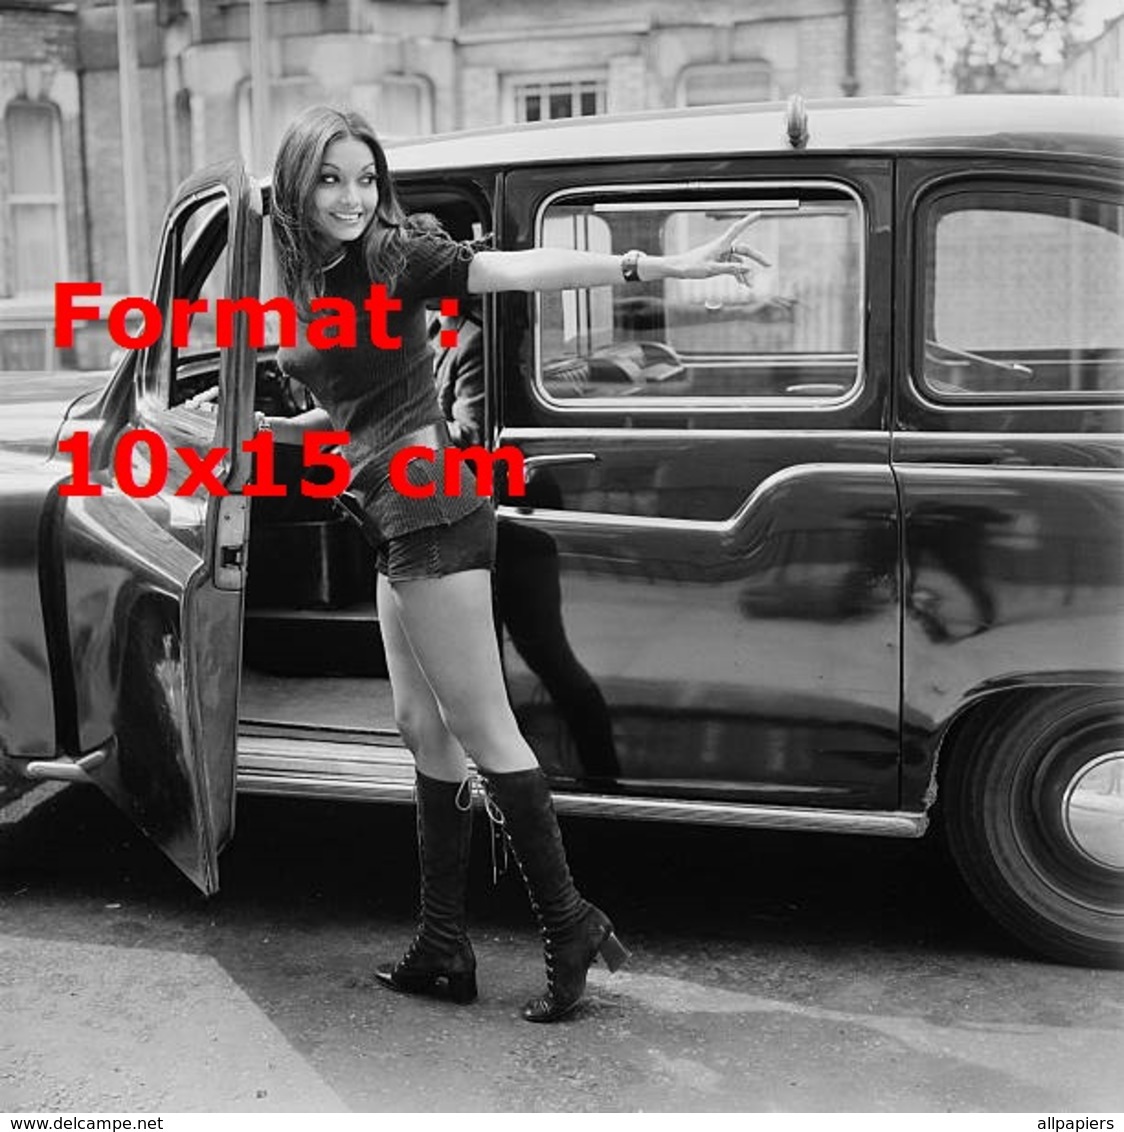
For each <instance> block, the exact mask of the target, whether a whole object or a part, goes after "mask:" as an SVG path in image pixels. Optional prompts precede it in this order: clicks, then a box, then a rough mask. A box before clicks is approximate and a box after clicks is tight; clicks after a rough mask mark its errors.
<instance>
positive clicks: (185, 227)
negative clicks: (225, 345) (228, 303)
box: [140, 192, 229, 411]
mask: <svg viewBox="0 0 1124 1132" xmlns="http://www.w3.org/2000/svg"><path fill="white" fill-rule="evenodd" d="M228 223H229V221H228V209H227V200H226V195H225V194H224V193H222V192H218V193H212V194H209V195H208V196H207V197H205V198H204V199H203V200H202V201H200V202H198V203H196V204H193V205H191V206H189V207H188V208H186V209H185V210H184V211H183V212H182V213H181V214H180V215H179V216H178V217H177V218H176V221H175V223H174V224H173V225H172V227H171V228H170V229H169V231H168V236H167V239H166V242H165V245H164V249H163V252H162V257H161V277H160V281H159V286H158V291H157V299H156V303H157V306H158V307H159V309H160V315H161V319H162V327H163V328H162V332H161V335H160V338H159V339H158V340H157V341H156V342H155V343H154V344H153V345H152V346H151V347H150V348H149V349H148V350H147V351H146V353H145V356H144V359H143V362H142V365H141V369H140V375H141V378H140V389H141V393H142V399H143V400H144V401H145V402H147V403H148V404H149V405H150V406H151V407H152V409H154V410H156V411H161V410H164V409H168V408H174V407H175V406H178V405H182V404H184V403H185V402H191V401H192V400H196V399H199V398H200V395H204V394H206V393H207V391H208V390H211V391H212V397H213V390H214V389H215V388H216V387H217V385H218V368H219V364H218V350H217V326H216V312H215V300H216V299H217V298H218V297H219V296H220V295H222V294H224V292H225V289H226V280H227V254H226V246H227V228H228ZM188 302H193V303H197V304H199V303H206V307H205V308H201V309H198V310H195V311H193V312H190V313H189V311H188V307H187V305H186V304H187V303H188ZM207 403H208V404H210V407H211V408H212V409H213V408H214V405H213V402H207Z"/></svg>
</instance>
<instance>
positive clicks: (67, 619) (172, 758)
mask: <svg viewBox="0 0 1124 1132" xmlns="http://www.w3.org/2000/svg"><path fill="white" fill-rule="evenodd" d="M260 253H261V197H260V192H259V190H257V189H256V188H255V187H254V186H252V184H251V182H250V181H249V179H248V178H247V176H246V174H245V171H244V170H243V169H242V167H241V165H238V166H233V165H231V166H225V167H223V168H221V169H214V170H207V171H204V172H202V173H200V174H197V175H196V176H195V177H193V178H192V179H191V180H190V181H189V182H187V183H186V184H185V185H184V186H183V187H182V188H181V190H180V192H179V194H178V196H177V198H176V200H175V202H174V203H173V205H172V207H171V209H170V210H169V213H168V217H167V220H166V222H165V227H164V232H163V237H162V241H161V251H160V261H159V265H158V270H157V275H156V284H155V288H156V289H155V294H154V295H153V302H154V303H155V305H156V307H157V308H159V310H160V312H161V314H162V316H163V324H162V325H163V330H162V333H161V335H160V337H159V338H158V339H156V340H155V341H154V342H152V343H151V344H148V345H147V346H146V347H145V348H143V349H136V350H134V351H133V353H132V355H131V356H130V357H129V358H127V359H126V361H125V362H124V363H123V364H122V366H121V367H120V368H119V370H118V373H117V376H116V381H115V383H114V384H113V385H112V386H111V387H110V389H109V390H108V391H107V393H106V395H105V396H103V398H102V400H101V402H100V404H99V406H98V415H99V417H100V419H98V420H83V419H72V420H69V421H67V422H66V425H65V426H64V430H63V436H62V441H61V443H60V452H61V454H60V457H59V459H60V461H62V462H63V463H64V464H69V458H68V457H67V455H66V453H67V450H68V449H69V451H70V453H71V454H72V455H74V453H75V451H76V448H75V446H76V445H78V446H80V447H84V446H85V445H86V444H88V445H89V452H90V457H89V469H90V470H89V474H88V477H85V476H82V475H80V474H79V470H78V464H79V459H78V456H77V455H74V460H73V464H72V465H70V466H68V467H67V472H68V474H69V475H71V476H72V479H71V482H70V484H69V485H68V484H67V483H66V482H65V481H64V482H63V483H62V484H60V485H59V486H58V487H57V488H56V490H55V496H54V500H53V503H52V504H51V506H50V507H49V508H48V516H49V520H48V523H47V524H46V529H47V532H48V533H47V535H46V538H47V539H48V540H49V545H44V546H43V547H42V557H41V561H42V562H43V563H44V567H43V571H42V574H41V577H42V580H43V582H44V593H45V604H46V606H47V607H48V609H49V610H50V613H49V615H48V620H49V621H50V620H51V619H53V620H54V621H55V622H56V623H55V624H54V625H53V626H52V629H53V632H51V634H50V635H51V637H52V638H53V640H54V643H55V648H54V652H55V655H54V656H53V657H52V668H53V670H54V671H53V676H54V683H55V701H56V719H57V720H58V735H59V746H60V748H61V752H62V753H63V754H64V755H68V756H69V761H70V764H71V771H72V774H71V777H74V776H76V775H77V774H78V772H77V771H75V770H74V766H73V764H77V766H78V767H79V768H81V773H82V774H84V775H88V776H89V778H91V779H92V780H93V781H94V782H96V783H97V785H98V786H99V787H100V788H101V789H102V790H103V791H104V792H105V793H106V794H107V795H108V796H109V797H110V798H111V799H112V800H113V801H114V802H115V803H116V804H117V805H118V806H119V807H120V808H121V809H122V810H124V811H125V813H126V814H128V815H129V817H130V818H132V820H133V821H134V822H135V823H136V824H137V825H138V826H139V827H140V828H141V829H142V830H143V831H144V833H145V834H147V835H148V837H150V838H151V839H152V840H153V841H154V842H156V844H157V845H159V846H160V848H161V849H162V850H163V851H164V852H165V853H166V854H167V855H168V856H169V857H170V858H171V859H172V861H173V862H175V864H176V865H177V866H178V867H179V868H180V869H181V870H182V871H183V872H184V873H185V874H186V875H187V876H188V877H189V878H190V879H191V880H192V881H193V882H194V883H195V884H196V885H197V886H198V887H199V888H200V889H201V890H202V891H203V892H204V893H207V894H210V893H212V892H215V891H216V890H217V888H218V866H217V857H218V853H219V851H220V850H221V849H222V847H223V845H224V844H225V843H226V842H227V841H228V840H229V838H230V836H231V833H232V832H233V826H234V779H235V741H236V730H237V719H238V679H239V670H240V652H241V643H242V640H241V639H242V595H243V580H244V569H245V545H246V534H247V526H248V524H247V518H248V514H247V512H248V503H249V500H248V499H247V498H246V497H245V496H243V495H242V494H241V488H242V486H243V484H244V483H245V482H246V480H247V479H248V476H249V472H250V456H249V455H247V454H246V453H245V452H243V451H242V449H241V442H242V440H244V439H245V438H247V437H248V436H249V434H250V432H251V430H252V420H253V394H254V365H255V351H254V350H253V349H252V348H251V347H250V344H249V342H248V340H247V339H248V335H247V325H246V323H247V319H246V316H245V315H244V314H239V315H237V317H236V318H234V319H233V321H232V325H231V326H230V329H231V330H232V332H233V337H232V342H231V344H230V345H229V346H225V347H223V348H220V347H219V343H220V342H222V341H223V338H222V336H221V332H222V331H223V329H224V328H223V325H222V319H221V318H220V319H218V321H217V322H216V303H215V300H216V299H218V298H220V297H234V298H238V297H246V296H254V297H256V296H257V292H258V274H259V265H260V258H261V256H260ZM177 299H178V300H185V299H187V300H201V299H205V300H207V306H206V308H205V309H204V308H203V306H202V304H201V303H198V302H197V305H196V311H195V313H192V314H190V316H189V317H190V323H188V319H187V318H186V317H181V318H180V320H179V326H178V327H177V326H176V322H175V320H174V319H173V318H172V317H171V316H172V313H173V302H174V301H175V300H177ZM179 306H180V309H181V311H182V310H183V304H182V302H181V303H180V304H179ZM151 321H153V320H152V318H151V311H150V312H149V322H150V324H151ZM173 331H175V333H173ZM129 333H130V334H132V335H134V336H139V330H138V328H137V327H136V326H134V325H132V324H130V327H129ZM83 432H85V433H86V437H85V438H83V437H82V436H81V435H80V434H82V433H83ZM216 453H218V454H217V455H216ZM83 480H84V481H85V482H83ZM38 766H39V769H40V770H41V772H45V773H41V776H42V777H64V775H63V774H59V773H57V772H56V773H53V774H52V773H51V772H50V769H49V768H51V767H52V766H55V767H59V766H60V764H58V763H55V764H52V763H41V764H38Z"/></svg>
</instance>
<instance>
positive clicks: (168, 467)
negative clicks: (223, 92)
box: [0, 96, 1124, 965]
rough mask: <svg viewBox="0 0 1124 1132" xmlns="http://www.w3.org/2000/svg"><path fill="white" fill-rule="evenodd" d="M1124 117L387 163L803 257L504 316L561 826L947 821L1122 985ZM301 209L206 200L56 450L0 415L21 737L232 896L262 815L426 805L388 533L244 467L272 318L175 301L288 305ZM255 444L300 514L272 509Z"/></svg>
mask: <svg viewBox="0 0 1124 1132" xmlns="http://www.w3.org/2000/svg"><path fill="white" fill-rule="evenodd" d="M1122 126H1124V117H1122V110H1121V104H1120V103H1119V101H1118V100H1104V101H1096V100H1083V99H1078V98H1063V97H1058V98H1046V97H1041V98H1040V97H1025V96H1022V97H1018V98H1002V97H995V98H972V97H962V98H956V99H949V100H933V101H930V100H910V99H895V100H881V101H867V100H845V101H839V102H831V103H808V104H804V103H803V102H801V101H800V100H799V99H794V100H793V101H792V102H790V103H789V104H787V105H779V104H778V105H773V104H768V105H754V106H745V107H735V108H730V107H723V108H716V109H712V110H694V111H683V112H660V113H656V114H646V115H640V116H630V117H627V118H625V117H622V118H612V117H609V118H603V119H593V120H590V119H586V120H580V121H569V122H555V123H550V124H546V125H541V126H530V127H519V128H509V129H505V130H499V131H490V132H474V133H465V134H459V135H448V136H444V137H436V138H428V139H423V140H419V141H416V142H412V143H408V144H402V145H399V146H396V147H394V148H392V149H391V151H390V156H391V163H392V166H393V167H394V169H395V172H396V175H397V178H398V183H399V185H400V188H401V191H402V194H403V197H404V199H405V200H406V202H407V203H408V205H409V207H410V208H411V210H415V211H426V212H431V213H434V214H436V215H437V216H438V217H439V218H440V219H441V221H442V222H443V223H444V225H445V226H446V228H447V229H448V230H449V231H450V232H451V233H452V234H454V235H455V236H457V237H460V238H471V237H479V236H483V235H485V234H490V235H491V238H492V239H493V240H494V241H495V245H496V246H498V247H501V248H505V249H520V248H531V247H535V246H540V245H555V246H563V247H568V248H588V249H593V250H600V251H607V252H614V253H620V252H623V251H625V250H627V249H632V248H637V249H640V250H641V251H645V252H651V253H661V252H663V253H673V252H675V251H678V250H680V249H682V248H685V247H687V246H689V245H691V244H694V243H697V242H699V241H700V240H701V239H704V238H706V237H708V236H709V235H710V234H711V233H717V232H719V231H720V230H722V228H723V227H724V226H725V225H728V224H729V223H730V221H731V219H732V218H734V217H737V216H740V215H743V214H745V213H747V212H752V213H755V214H756V215H757V220H756V222H755V223H754V225H753V228H752V240H753V243H754V246H755V247H757V248H758V249H759V250H760V251H762V252H763V253H764V255H765V257H766V258H767V259H768V261H769V264H768V266H762V267H760V268H759V269H758V270H757V271H756V272H755V275H754V279H753V282H752V286H750V287H748V288H747V287H743V286H740V285H739V284H738V283H737V281H735V280H733V279H731V278H727V277H721V278H714V279H708V280H678V279H676V280H664V281H660V282H649V283H637V284H633V285H632V286H628V287H616V288H592V289H588V290H569V291H562V292H559V293H552V294H542V295H527V294H522V293H509V294H503V295H499V296H494V297H490V298H489V299H488V300H487V301H486V302H485V304H484V311H483V324H484V340H485V355H486V370H487V383H488V384H487V398H486V412H487V421H486V428H487V436H488V440H489V443H490V444H491V445H492V446H493V447H499V446H504V445H509V446H513V447H514V448H517V449H518V450H519V451H520V452H521V453H522V456H523V474H524V477H525V480H526V491H525V493H523V494H516V493H515V492H514V491H513V490H507V491H505V490H504V489H503V486H502V485H501V487H500V488H498V489H497V493H496V506H497V509H498V514H499V520H500V555H499V562H498V565H497V569H496V575H495V583H496V584H495V613H496V624H497V631H498V632H499V633H500V635H501V640H502V648H503V656H504V662H505V670H506V675H507V681H508V687H509V692H510V696H511V700H512V703H513V705H514V708H515V710H516V713H517V716H518V718H519V720H520V723H521V725H522V727H523V728H524V731H525V733H526V735H527V736H528V739H529V740H530V742H531V743H532V745H533V747H534V749H535V751H536V753H537V755H538V757H539V759H540V761H541V762H542V764H543V766H544V768H545V769H546V770H547V772H548V773H549V775H550V777H551V781H552V784H553V787H554V789H555V792H556V799H557V804H558V808H559V810H560V811H562V812H563V813H578V814H595V815H601V816H609V817H620V818H624V819H628V820H641V819H643V820H653V821H675V822H694V823H717V824H722V825H733V826H747V827H754V826H756V827H768V828H775V829H786V830H812V831H821V832H822V831H827V832H838V833H852V834H871V835H877V836H883V837H907V838H915V837H921V836H922V835H924V834H925V833H926V831H927V830H928V829H929V827H930V826H932V825H934V824H935V825H936V826H937V827H939V829H940V831H941V834H942V835H943V836H945V837H947V839H948V841H949V843H950V846H951V850H952V854H953V856H954V858H955V860H956V862H957V863H958V865H959V867H960V869H961V870H962V871H963V873H964V875H965V877H966V879H967V881H968V883H969V885H970V887H971V888H972V890H973V891H974V892H975V894H976V895H977V897H978V898H979V900H980V901H981V903H982V904H983V906H984V907H985V908H986V909H987V910H988V911H989V912H990V913H991V914H992V915H993V916H994V917H995V918H996V919H997V920H998V921H999V922H1000V923H1001V924H1003V925H1004V926H1005V927H1006V928H1007V929H1008V930H1009V931H1010V932H1012V933H1013V934H1014V935H1015V936H1016V937H1018V938H1019V939H1020V940H1021V941H1023V943H1025V944H1026V945H1028V946H1029V947H1031V948H1032V949H1034V950H1036V951H1037V952H1039V953H1040V954H1043V955H1045V956H1049V957H1052V958H1055V959H1058V960H1061V961H1065V962H1074V963H1086V964H1100V965H1120V964H1121V963H1122V961H1124V449H1122V444H1121V442H1122V434H1124V128H1122ZM268 226H269V191H268V185H267V184H262V183H258V182H256V181H254V180H253V179H251V178H250V177H248V176H247V175H246V173H245V172H244V171H243V170H242V169H241V167H238V166H233V165H232V166H228V167H224V168H222V169H212V170H208V171H205V172H203V173H199V174H196V175H195V176H194V177H192V178H191V179H190V181H189V182H187V183H186V184H185V185H184V186H182V188H181V189H180V191H179V192H178V194H177V196H176V199H175V200H174V202H173V203H172V205H171V206H170V208H169V210H168V214H167V218H166V221H165V226H164V235H163V239H162V246H161V250H160V253H159V261H158V263H157V265H156V272H155V282H154V286H153V291H152V294H151V296H150V297H149V298H150V301H151V303H152V304H154V308H151V309H155V310H158V311H160V312H163V313H164V314H165V315H167V316H168V317H167V318H166V325H165V326H164V329H163V330H162V331H161V332H158V333H155V334H154V335H150V336H149V338H150V339H151V340H147V339H146V340H145V342H144V344H143V345H137V346H136V348H134V349H131V350H129V351H127V352H126V354H125V356H124V358H123V360H122V361H121V363H120V365H119V366H118V368H117V369H116V371H115V372H114V373H113V375H112V377H111V378H110V379H109V381H108V383H107V384H105V386H104V388H102V389H100V390H97V391H93V392H91V393H89V394H88V395H85V396H82V397H79V398H78V399H77V400H76V401H74V402H73V403H72V404H70V405H69V407H68V408H67V409H66V412H65V417H64V419H61V423H59V421H45V420H44V421H40V422H38V426H36V425H35V424H34V422H32V423H29V422H28V420H27V419H26V417H22V418H20V419H19V428H18V429H15V430H14V431H13V427H12V422H13V420H14V419H15V418H12V417H9V416H6V415H5V416H4V418H3V419H4V421H5V422H6V423H5V424H3V425H0V433H2V434H3V437H4V438H3V439H0V530H2V532H3V542H2V545H0V571H2V575H0V614H2V621H0V751H2V756H3V758H4V759H6V760H7V761H8V763H9V764H11V765H13V766H16V767H18V768H19V769H20V771H21V772H22V773H23V774H26V775H28V776H30V777H32V778H39V779H63V780H79V781H93V782H95V783H97V784H98V785H99V786H100V787H101V788H102V789H103V790H104V791H105V792H106V793H107V794H108V795H109V796H110V797H111V798H112V799H113V800H114V801H116V802H117V803H118V804H119V805H120V806H121V807H122V808H123V809H125V811H126V812H127V813H129V814H130V815H131V816H132V817H133V818H134V819H135V820H136V822H137V823H138V824H139V825H140V827H141V828H142V829H143V830H144V831H145V832H146V833H147V834H148V835H149V836H150V837H151V838H152V839H153V840H154V841H156V842H157V843H158V844H159V845H160V846H161V847H162V848H163V850H164V851H165V852H166V853H167V854H168V855H169V856H170V857H171V858H172V860H173V861H175V863H176V864H177V865H178V866H179V867H180V868H181V869H182V870H183V872H185V873H186V874H187V875H188V876H189V877H190V878H191V879H192V880H193V881H194V882H195V883H196V884H197V885H198V886H199V887H200V888H202V889H203V890H204V891H205V892H212V891H214V890H215V889H216V888H217V886H218V863H217V862H218V854H219V852H220V850H221V849H222V847H223V845H224V844H225V843H226V842H227V840H228V839H229V837H230V835H231V833H232V830H233V823H234V808H235V798H236V794H237V792H239V791H244V792H251V793H259V794H277V795H300V796H307V797H320V798H329V797H330V798H350V799H356V800H370V801H408V800H409V799H410V797H411V791H412V782H413V773H412V763H411V760H410V757H409V753H408V752H407V751H406V749H405V748H404V747H403V745H402V743H401V740H400V738H399V736H398V735H397V732H396V730H395V727H394V722H393V712H392V709H391V702H390V695H389V689H388V687H387V681H386V675H385V668H384V667H383V662H382V657H381V653H380V646H379V638H378V626H377V620H376V616H375V611H374V604H373V600H372V560H371V554H370V551H369V550H368V548H367V547H366V545H365V544H364V542H363V540H362V538H361V536H360V534H359V532H358V530H357V529H356V527H355V526H354V524H353V523H351V522H350V521H349V519H348V516H347V514H346V508H345V507H341V501H346V496H338V497H337V498H330V497H329V496H331V495H332V494H333V493H332V492H331V491H321V492H320V493H316V492H315V491H314V492H312V493H308V492H306V491H302V490H301V485H302V484H305V485H308V484H313V485H315V484H316V483H321V484H322V483H323V482H324V480H325V478H327V479H328V480H330V479H331V477H332V476H333V475H334V474H335V469H333V467H332V466H331V460H332V452H331V451H330V450H328V449H325V450H323V451H312V452H311V453H308V452H305V453H296V452H295V451H291V452H285V451H282V450H281V449H280V448H278V450H276V451H273V450H270V451H269V452H268V454H267V453H266V452H265V449H264V447H263V445H262V442H261V441H260V437H259V438H254V440H252V439H251V438H252V436H253V432H254V420H255V416H254V414H255V411H256V410H257V411H264V412H267V413H282V414H286V413H288V414H293V413H297V412H300V411H301V410H302V409H303V408H305V407H307V404H308V401H307V394H306V393H305V391H303V390H302V389H301V388H299V387H297V386H295V385H294V384H293V383H292V382H290V381H288V380H287V379H285V378H284V376H283V375H282V374H281V373H280V372H279V371H278V368H277V366H276V363H275V360H274V349H273V348H271V346H270V344H269V343H268V342H267V343H266V344H264V345H262V343H261V342H260V341H258V336H257V334H256V333H255V329H257V330H259V331H260V329H261V326H263V325H265V326H268V325H269V320H268V317H267V318H266V319H265V321H264V322H263V321H262V320H261V319H260V318H257V319H256V318H255V310H254V309H253V304H243V305H242V306H240V307H238V308H237V313H235V314H234V315H233V316H232V319H231V320H230V321H229V323H228V325H227V327H226V331H227V333H228V335H229V336H230V340H229V342H228V343H224V344H222V345H220V342H219V339H220V335H219V333H218V331H219V330H221V329H222V328H221V327H219V326H217V325H216V321H215V319H213V318H211V317H210V316H209V315H208V314H207V313H206V312H207V310H209V309H210V308H207V307H204V306H203V305H202V304H200V305H199V306H198V307H197V310H198V311H199V312H200V313H199V314H198V315H196V316H194V317H192V318H191V319H190V327H189V332H188V333H187V336H186V338H185V339H183V340H180V339H179V338H177V337H176V336H175V335H174V334H173V333H172V328H173V320H172V318H171V314H172V310H173V305H174V304H175V303H176V302H177V301H180V302H181V303H182V301H184V300H188V301H192V302H199V301H200V300H201V299H203V298H208V299H211V300H216V301H217V300H218V299H220V298H224V297H225V298H228V299H246V298H254V297H257V298H258V299H259V300H265V299H267V298H268V297H270V296H272V295H274V294H276V284H275V279H274V272H273V265H272V262H271V254H270V249H271V239H270V235H269V231H268ZM256 313H257V314H258V315H260V313H261V312H260V310H259V311H257V312H256ZM255 440H256V441H257V446H256V447H255V446H254V445H255ZM245 445H249V447H246V446H245ZM216 453H218V455H216ZM266 458H268V459H269V460H271V461H273V465H272V467H271V469H270V472H271V475H272V477H273V481H275V482H276V483H277V484H279V485H281V486H282V487H283V488H285V490H283V491H280V492H276V491H275V492H272V493H265V494H263V493H260V492H259V493H254V492H251V491H247V490H246V489H247V487H248V485H250V484H252V483H254V482H256V481H254V480H253V478H252V477H253V476H254V475H255V468H254V462H255V460H256V461H257V464H258V472H259V473H260V470H261V462H262V460H263V459H266ZM317 464H319V465H322V466H312V465H317ZM79 465H81V466H79ZM318 477H319V478H318ZM271 482H272V481H271ZM219 485H221V488H222V490H216V488H217V487H218V486H219ZM511 487H512V485H510V484H509V485H508V488H509V489H510V488H511ZM934 819H939V820H938V821H936V822H934Z"/></svg>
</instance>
